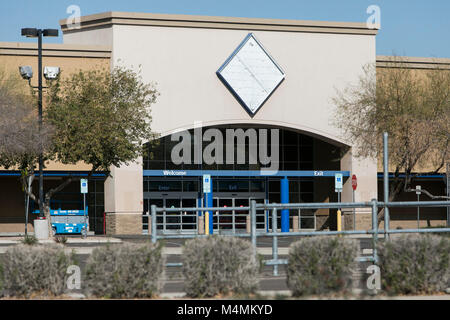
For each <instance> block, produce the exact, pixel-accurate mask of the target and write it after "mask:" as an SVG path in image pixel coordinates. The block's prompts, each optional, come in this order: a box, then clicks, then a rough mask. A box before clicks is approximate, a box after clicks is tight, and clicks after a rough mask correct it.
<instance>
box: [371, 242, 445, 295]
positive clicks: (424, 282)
mask: <svg viewBox="0 0 450 320" xmlns="http://www.w3.org/2000/svg"><path fill="white" fill-rule="evenodd" d="M378 255H379V259H380V261H379V264H380V265H379V267H380V272H381V285H382V289H383V290H384V291H386V292H387V293H388V294H430V293H435V292H440V291H443V290H445V289H446V288H448V287H450V239H449V238H448V237H441V236H436V235H409V236H402V237H399V238H395V239H391V241H386V242H384V243H380V244H379V245H378Z"/></svg>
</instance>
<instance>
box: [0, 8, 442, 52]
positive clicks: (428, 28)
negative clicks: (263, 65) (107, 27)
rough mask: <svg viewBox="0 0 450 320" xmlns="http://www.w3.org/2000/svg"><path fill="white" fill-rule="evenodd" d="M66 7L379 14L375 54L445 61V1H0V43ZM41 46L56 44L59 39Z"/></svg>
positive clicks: (300, 15) (54, 23) (295, 15)
mask: <svg viewBox="0 0 450 320" xmlns="http://www.w3.org/2000/svg"><path fill="white" fill-rule="evenodd" d="M70 5H77V6H79V7H80V9H81V15H89V14H93V13H100V12H105V11H128V12H152V13H169V14H170V13H173V14H193V15H209V16H230V17H252V18H274V19H299V20H326V21H353V22H365V21H366V20H367V19H368V17H369V14H367V13H366V9H367V7H368V6H370V5H378V6H379V7H380V9H381V30H380V31H379V34H378V36H377V54H379V55H390V54H397V55H407V56H416V57H446V58H450V41H449V40H450V36H449V32H450V17H449V16H450V1H449V0H428V1H426V0H422V1H419V0H378V1H377V0H308V1H306V0H270V1H269V0H189V1H187V0H128V1H124V0H0V41H21V42H26V41H35V40H32V39H26V38H23V37H21V36H20V29H21V28H24V27H40V28H59V23H58V21H59V20H60V19H64V18H67V17H69V14H68V13H66V10H67V8H68V7H69V6H70ZM45 42H49V43H51V42H57V43H61V42H62V37H61V36H60V37H59V38H55V39H52V38H46V39H45Z"/></svg>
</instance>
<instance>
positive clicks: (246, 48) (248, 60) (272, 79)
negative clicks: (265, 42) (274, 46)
mask: <svg viewBox="0 0 450 320" xmlns="http://www.w3.org/2000/svg"><path fill="white" fill-rule="evenodd" d="M216 73H217V76H218V77H219V78H220V79H221V80H222V82H223V83H224V84H225V85H226V86H227V87H228V89H229V90H230V91H231V92H232V93H233V95H234V96H235V97H236V99H237V100H238V101H239V102H240V103H241V104H242V105H243V106H244V107H245V108H246V110H247V111H248V112H249V113H250V114H251V115H252V116H253V115H255V114H256V112H257V111H258V110H259V108H261V106H262V105H263V104H264V102H266V100H267V99H268V98H269V97H270V95H271V94H272V93H273V92H274V91H275V89H276V88H277V87H278V86H279V85H280V83H281V82H282V81H283V80H284V77H285V74H284V72H283V70H282V69H281V68H280V67H279V66H278V64H277V63H276V62H275V61H274V60H273V59H272V57H271V56H270V55H269V54H268V53H267V51H266V50H265V49H264V48H263V46H262V45H261V44H260V43H259V41H258V40H256V38H255V36H254V35H253V34H252V33H249V34H248V35H247V37H245V39H244V41H242V43H241V44H240V45H239V46H238V47H237V49H236V50H235V51H234V52H233V53H232V54H231V56H230V57H229V58H228V59H227V61H225V63H224V64H223V65H222V66H221V67H220V69H219V70H218V71H217V72H216Z"/></svg>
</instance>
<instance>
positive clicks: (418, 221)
mask: <svg viewBox="0 0 450 320" xmlns="http://www.w3.org/2000/svg"><path fill="white" fill-rule="evenodd" d="M416 190H419V191H416V194H417V202H419V201H420V194H421V193H422V192H421V191H420V190H422V186H416ZM419 228H420V209H419V207H418V206H417V229H419Z"/></svg>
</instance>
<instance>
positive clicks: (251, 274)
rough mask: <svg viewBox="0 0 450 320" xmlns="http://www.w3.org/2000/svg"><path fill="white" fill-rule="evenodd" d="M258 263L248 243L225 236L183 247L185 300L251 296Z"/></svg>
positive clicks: (255, 281) (191, 242)
mask: <svg viewBox="0 0 450 320" xmlns="http://www.w3.org/2000/svg"><path fill="white" fill-rule="evenodd" d="M258 273H259V260H258V259H257V257H256V256H255V254H254V251H253V246H252V244H251V243H250V242H249V241H246V240H243V239H239V238H231V237H224V236H210V237H207V238H201V239H193V240H189V241H187V242H186V243H185V245H184V247H183V275H184V278H185V282H184V287H185V291H186V294H187V296H190V297H213V296H216V295H219V294H222V295H227V294H252V293H254V292H255V290H256V289H257V287H258Z"/></svg>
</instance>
